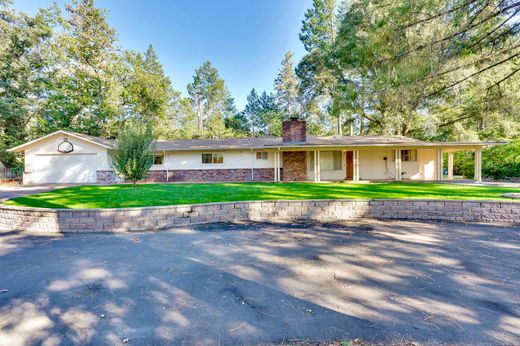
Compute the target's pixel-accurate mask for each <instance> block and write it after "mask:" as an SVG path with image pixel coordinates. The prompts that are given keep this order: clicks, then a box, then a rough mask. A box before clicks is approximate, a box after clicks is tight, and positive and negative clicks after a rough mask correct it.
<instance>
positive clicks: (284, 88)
mask: <svg viewBox="0 0 520 346" xmlns="http://www.w3.org/2000/svg"><path fill="white" fill-rule="evenodd" d="M292 58H293V53H292V52H291V51H288V52H287V53H285V56H284V58H283V60H282V66H281V68H280V69H279V70H278V75H277V76H276V79H275V81H274V89H275V91H276V102H277V104H278V107H279V108H280V110H281V111H282V112H283V114H284V118H289V117H293V116H299V115H298V112H299V109H298V79H297V77H296V73H295V71H294V64H293V61H292Z"/></svg>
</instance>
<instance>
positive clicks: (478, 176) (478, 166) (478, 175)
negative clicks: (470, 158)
mask: <svg viewBox="0 0 520 346" xmlns="http://www.w3.org/2000/svg"><path fill="white" fill-rule="evenodd" d="M474 179H475V181H476V182H479V183H480V182H482V148H478V149H475V175H474Z"/></svg>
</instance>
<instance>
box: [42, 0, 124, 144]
mask: <svg viewBox="0 0 520 346" xmlns="http://www.w3.org/2000/svg"><path fill="white" fill-rule="evenodd" d="M65 9H66V11H67V14H68V17H67V18H63V19H62V20H61V25H62V28H61V29H60V32H59V34H58V35H57V36H56V40H55V42H54V44H53V45H52V53H53V54H52V59H53V64H54V69H53V71H52V78H50V79H49V81H48V85H47V89H48V97H47V99H46V104H45V106H44V109H43V111H42V114H41V118H40V124H39V131H40V132H42V133H48V132H50V131H53V130H56V129H68V130H72V131H77V132H82V133H86V134H92V135H101V134H103V131H104V126H105V125H106V124H107V122H108V121H109V120H110V118H111V117H112V116H114V114H115V113H116V112H117V104H114V102H112V101H113V99H114V95H112V92H113V89H112V87H113V82H114V81H113V78H112V77H113V76H112V70H113V66H114V61H115V54H116V53H115V49H114V42H115V39H116V36H115V31H114V30H113V29H112V28H111V27H110V26H109V25H108V23H107V21H106V16H107V12H106V11H105V10H102V9H99V8H96V7H95V6H94V0H72V2H71V3H68V4H66V5H65Z"/></svg>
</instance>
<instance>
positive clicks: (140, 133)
mask: <svg viewBox="0 0 520 346" xmlns="http://www.w3.org/2000/svg"><path fill="white" fill-rule="evenodd" d="M116 143H117V151H114V152H111V153H110V165H111V166H112V168H113V169H114V170H115V171H116V173H117V174H118V175H120V176H122V177H123V178H124V179H125V180H130V181H132V186H133V187H135V184H136V182H137V181H138V180H141V179H144V178H145V177H146V175H147V173H148V171H149V170H150V167H152V165H153V156H154V152H155V140H154V137H153V132H152V128H151V126H149V125H148V124H146V123H144V122H142V121H137V120H132V121H129V122H127V123H126V124H125V126H124V128H123V129H122V130H121V132H120V133H119V136H118V137H117V139H116Z"/></svg>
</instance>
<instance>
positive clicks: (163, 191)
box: [5, 182, 518, 209]
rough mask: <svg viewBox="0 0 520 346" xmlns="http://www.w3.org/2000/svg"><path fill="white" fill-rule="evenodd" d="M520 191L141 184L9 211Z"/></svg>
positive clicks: (63, 194)
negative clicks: (57, 207)
mask: <svg viewBox="0 0 520 346" xmlns="http://www.w3.org/2000/svg"><path fill="white" fill-rule="evenodd" d="M507 192H518V189H517V188H516V189H515V188H505V187H496V186H468V185H455V184H427V183H377V184H342V183H294V182H292V183H226V184H142V185H137V187H136V188H131V187H130V186H129V185H124V184H117V185H111V186H77V187H70V188H66V189H60V190H55V191H50V192H45V193H40V194H36V195H31V196H26V197H20V198H15V199H12V200H10V201H7V202H5V204H8V205H17V206H28V207H43V208H46V207H47V208H56V206H60V207H61V208H71V209H80V208H125V207H146V206H161V205H175V204H191V203H208V202H230V201H233V202H234V201H255V200H280V199H282V200H312V199H371V198H383V199H386V198H392V199H399V198H417V199H450V200H505V198H503V197H502V194H504V193H507Z"/></svg>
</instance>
